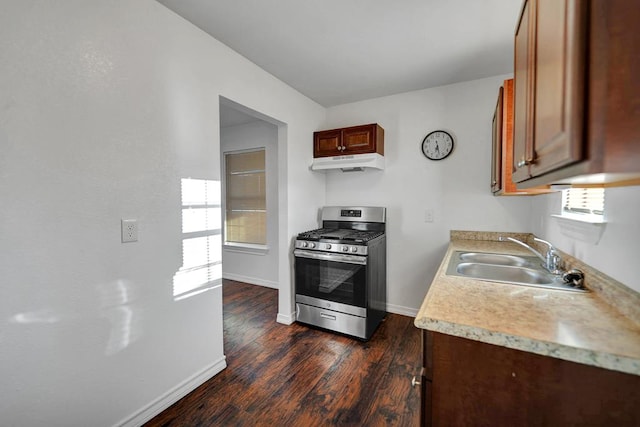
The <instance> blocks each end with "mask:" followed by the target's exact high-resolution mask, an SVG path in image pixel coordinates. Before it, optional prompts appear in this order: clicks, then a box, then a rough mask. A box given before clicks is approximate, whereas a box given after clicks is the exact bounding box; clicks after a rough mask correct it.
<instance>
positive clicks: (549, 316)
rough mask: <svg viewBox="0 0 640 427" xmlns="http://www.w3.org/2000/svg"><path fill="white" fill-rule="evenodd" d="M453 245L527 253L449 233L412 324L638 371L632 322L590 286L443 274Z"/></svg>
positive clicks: (638, 342)
mask: <svg viewBox="0 0 640 427" xmlns="http://www.w3.org/2000/svg"><path fill="white" fill-rule="evenodd" d="M457 250H464V251H479V252H493V253H508V254H514V255H518V254H519V255H527V256H528V255H530V252H528V251H527V250H526V249H524V248H521V247H519V246H518V245H516V244H513V243H510V242H498V241H487V240H452V241H451V243H450V245H449V249H448V251H447V253H446V255H445V257H444V259H443V261H442V264H441V265H440V268H439V269H438V272H437V273H436V276H435V278H434V279H433V282H432V283H431V287H430V288H429V291H428V293H427V296H426V297H425V299H424V302H423V303H422V306H421V308H420V310H419V311H418V315H417V316H416V319H415V325H416V326H417V327H419V328H422V329H428V330H431V331H435V332H441V333H444V334H449V335H455V336H458V337H463V338H468V339H472V340H476V341H481V342H485V343H489V344H495V345H499V346H503V347H508V348H513V349H516V350H523V351H527V352H531V353H536V354H541V355H545V356H550V357H556V358H559V359H563V360H569V361H573V362H578V363H583V364H587V365H593V366H598V367H602V368H607V369H612V370H616V371H620V372H625V373H630V374H634V375H640V324H638V323H637V322H636V321H634V320H632V318H631V317H628V316H625V315H624V314H622V312H621V311H620V310H618V309H616V308H615V307H614V306H613V305H610V304H608V303H607V302H606V300H605V299H604V298H601V297H600V295H599V293H598V292H589V293H577V292H568V291H557V290H548V289H540V288H533V287H526V286H517V285H510V284H502V283H492V282H486V281H481V280H474V279H469V278H464V277H458V276H449V275H447V274H446V269H447V266H448V264H449V258H450V257H451V255H452V253H453V252H454V251H457ZM592 281H593V280H592ZM638 309H640V308H638Z"/></svg>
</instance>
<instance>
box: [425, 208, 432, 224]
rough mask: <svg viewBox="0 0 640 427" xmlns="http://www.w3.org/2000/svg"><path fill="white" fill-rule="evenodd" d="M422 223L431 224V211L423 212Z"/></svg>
mask: <svg viewBox="0 0 640 427" xmlns="http://www.w3.org/2000/svg"><path fill="white" fill-rule="evenodd" d="M424 222H433V209H427V210H425V211H424Z"/></svg>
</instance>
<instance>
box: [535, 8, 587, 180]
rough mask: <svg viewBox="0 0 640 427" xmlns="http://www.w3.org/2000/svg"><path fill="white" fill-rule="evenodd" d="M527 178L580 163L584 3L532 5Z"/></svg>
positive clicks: (583, 67)
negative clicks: (531, 111)
mask: <svg viewBox="0 0 640 427" xmlns="http://www.w3.org/2000/svg"><path fill="white" fill-rule="evenodd" d="M534 4H535V15H536V18H535V20H534V22H535V54H534V72H533V75H530V76H529V78H533V80H534V82H535V90H534V98H535V110H534V123H535V125H534V129H533V145H530V146H529V147H528V148H529V150H528V151H527V152H526V153H525V159H526V160H531V165H530V169H529V171H530V174H531V176H534V177H535V176H539V175H541V174H543V173H546V172H549V171H552V170H554V169H557V168H559V167H561V166H565V165H567V164H570V163H574V162H577V161H579V160H582V153H583V143H584V141H583V135H582V134H583V132H582V125H583V120H584V107H583V104H584V78H585V66H584V61H585V50H586V13H585V12H586V5H585V4H586V2H584V1H581V0H562V1H560V0H536V1H535V3H534Z"/></svg>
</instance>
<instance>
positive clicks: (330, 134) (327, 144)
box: [313, 129, 342, 157]
mask: <svg viewBox="0 0 640 427" xmlns="http://www.w3.org/2000/svg"><path fill="white" fill-rule="evenodd" d="M341 147H342V131H341V130H340V129H334V130H327V131H321V132H314V134H313V157H327V156H339V155H340V154H342V151H341Z"/></svg>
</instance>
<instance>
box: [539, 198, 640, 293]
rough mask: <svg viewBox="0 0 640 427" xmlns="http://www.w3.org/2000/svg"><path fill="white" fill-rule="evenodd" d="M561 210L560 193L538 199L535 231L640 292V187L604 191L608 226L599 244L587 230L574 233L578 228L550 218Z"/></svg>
mask: <svg viewBox="0 0 640 427" xmlns="http://www.w3.org/2000/svg"><path fill="white" fill-rule="evenodd" d="M561 209H562V195H561V193H559V192H558V193H553V194H549V195H544V196H536V197H535V203H534V204H533V212H532V224H531V229H532V231H533V232H534V233H535V234H536V235H538V236H541V238H543V239H545V240H549V241H550V242H551V243H553V244H554V245H556V246H557V247H558V248H559V249H560V250H562V251H564V252H566V253H568V254H570V255H573V256H574V257H576V258H578V259H580V260H582V261H584V262H586V263H587V264H589V265H591V266H592V267H594V268H596V269H598V270H600V271H602V272H603V273H605V274H607V275H609V276H611V277H613V278H614V279H616V280H618V281H619V282H621V283H622V284H624V285H625V286H627V287H629V288H631V289H634V290H635V291H637V292H640V279H639V278H638V254H640V221H639V220H638V211H640V187H637V186H636V187H617V188H616V187H614V188H607V189H606V190H605V218H606V221H607V224H606V225H605V226H604V229H603V230H602V234H601V237H600V240H599V241H597V243H595V242H594V241H593V240H592V239H591V233H590V232H589V231H588V230H586V231H582V230H577V231H574V230H573V228H574V227H575V226H576V224H572V225H569V227H570V228H568V227H567V225H565V224H566V223H565V222H560V221H558V220H557V219H556V218H551V217H550V215H551V214H559V213H560V211H561ZM567 234H568V235H567ZM574 236H575V237H574Z"/></svg>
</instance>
